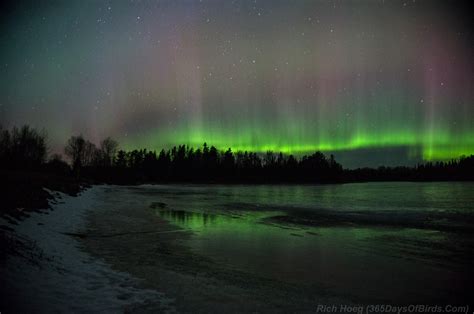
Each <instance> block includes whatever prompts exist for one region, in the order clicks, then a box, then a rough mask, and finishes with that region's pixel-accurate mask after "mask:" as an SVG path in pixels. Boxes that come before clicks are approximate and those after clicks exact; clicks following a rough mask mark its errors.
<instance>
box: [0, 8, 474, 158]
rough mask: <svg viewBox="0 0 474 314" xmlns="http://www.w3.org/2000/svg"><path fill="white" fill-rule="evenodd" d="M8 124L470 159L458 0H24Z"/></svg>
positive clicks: (13, 47)
mask: <svg viewBox="0 0 474 314" xmlns="http://www.w3.org/2000/svg"><path fill="white" fill-rule="evenodd" d="M1 10H2V13H1V21H0V25H1V32H0V45H1V50H0V57H1V63H0V73H1V76H0V124H1V125H3V127H11V126H13V125H18V126H19V125H22V124H25V123H27V124H30V125H32V126H34V127H37V128H45V129H46V130H47V132H48V136H49V143H50V145H51V147H52V151H53V152H54V151H61V150H62V147H63V146H64V144H65V142H66V140H67V138H68V137H70V136H71V135H73V134H79V133H82V134H83V135H84V136H85V137H87V138H89V139H90V140H91V141H93V142H96V143H98V142H99V141H100V140H101V139H103V138H104V137H106V136H112V137H113V138H115V139H117V140H118V141H119V143H120V144H121V147H122V148H125V149H133V148H145V147H146V148H151V149H161V148H163V147H165V148H169V147H170V146H173V145H178V144H188V145H190V146H194V147H197V146H201V145H202V144H203V143H204V142H207V143H208V144H210V145H215V146H217V147H219V148H221V149H225V148H227V147H232V149H233V150H234V151H238V150H252V151H259V152H265V151H267V150H273V151H283V152H286V153H294V154H303V153H309V152H313V151H315V150H322V151H324V152H328V153H329V152H332V153H334V154H335V155H336V158H337V159H338V160H340V161H341V162H342V163H343V164H344V165H345V166H349V167H353V166H366V165H367V166H377V165H379V164H388V165H394V164H413V163H415V162H419V161H421V160H445V159H450V158H453V157H459V156H460V155H463V154H466V155H467V154H472V153H474V84H473V83H474V61H473V56H474V53H473V52H474V40H473V39H474V36H473V32H472V27H471V26H472V24H471V22H470V18H471V16H472V14H471V13H472V10H471V9H470V8H469V7H468V6H467V5H464V4H463V3H462V2H459V1H438V2H437V1H418V0H417V1H389V0H385V1H275V0H271V1H270V0H269V1H260V0H257V1H230V0H229V1H224V0H222V1H205V0H202V1H92V0H91V1H32V2H27V1H15V2H11V3H7V4H3V5H2V7H1Z"/></svg>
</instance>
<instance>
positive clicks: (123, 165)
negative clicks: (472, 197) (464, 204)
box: [0, 126, 474, 184]
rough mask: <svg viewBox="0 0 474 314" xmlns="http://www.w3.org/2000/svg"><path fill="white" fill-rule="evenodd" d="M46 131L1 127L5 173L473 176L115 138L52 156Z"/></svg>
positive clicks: (217, 177) (465, 171)
mask: <svg viewBox="0 0 474 314" xmlns="http://www.w3.org/2000/svg"><path fill="white" fill-rule="evenodd" d="M48 152H49V148H48V145H47V136H46V132H44V131H38V130H36V129H34V128H31V127H29V126H23V127H21V128H16V127H13V128H12V129H11V130H7V129H2V128H0V169H2V170H3V171H15V170H21V171H23V172H25V171H26V172H28V171H30V172H31V171H39V172H44V173H51V174H53V175H56V176H63V177H73V178H75V179H76V180H77V179H79V180H81V179H83V180H89V182H94V183H100V182H103V183H117V184H135V183H145V182H150V183H153V182H203V183H211V182H217V183H233V182H235V183H343V182H361V181H436V180H443V181H445V180H448V181H449V180H472V179H474V156H472V155H471V156H469V157H460V158H459V159H456V160H451V161H449V162H435V163H433V162H426V163H422V164H418V165H416V166H413V167H405V166H403V167H378V168H359V169H344V168H343V166H342V165H341V164H339V163H338V162H337V161H336V160H335V158H334V156H333V155H330V156H329V157H327V156H325V155H324V154H323V153H321V152H314V153H313V154H310V155H304V156H302V157H299V158H298V157H295V156H293V155H286V154H283V153H281V152H280V153H275V152H271V151H268V152H266V153H257V152H247V151H244V152H241V151H238V152H233V151H232V150H231V148H228V149H227V150H219V149H218V148H216V147H214V146H209V145H207V144H206V143H204V144H203V146H202V147H200V148H196V149H195V148H192V147H189V146H186V145H179V146H175V147H173V148H171V149H168V150H165V149H162V150H161V151H159V152H156V151H154V150H147V149H135V150H131V151H125V150H122V149H119V144H118V142H117V141H115V140H113V139H112V138H110V137H109V138H106V139H104V140H103V141H101V142H100V144H99V145H98V146H96V145H95V144H94V143H92V142H90V141H88V140H87V139H85V138H84V137H83V136H82V135H78V136H72V137H70V138H69V140H68V141H67V143H65V148H64V155H65V157H66V158H67V161H68V162H66V161H65V160H64V159H63V157H62V155H59V154H53V155H51V156H49V154H48Z"/></svg>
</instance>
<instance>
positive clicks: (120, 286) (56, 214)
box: [0, 186, 164, 313]
mask: <svg viewBox="0 0 474 314" xmlns="http://www.w3.org/2000/svg"><path fill="white" fill-rule="evenodd" d="M102 190H103V187H101V186H94V187H92V188H90V189H87V190H85V191H84V192H82V193H81V195H80V196H78V197H72V196H68V195H65V194H61V195H60V196H61V198H60V199H59V202H57V203H56V204H53V203H52V204H51V208H52V210H49V211H43V212H41V213H39V212H33V213H31V216H30V217H29V218H27V219H25V220H24V221H22V222H21V223H19V224H18V225H11V224H9V223H8V222H7V221H5V220H4V218H1V219H2V220H4V221H2V224H3V225H7V226H9V227H11V228H12V229H13V230H14V233H15V236H17V237H19V238H21V239H23V241H26V242H27V243H28V244H27V245H26V247H25V248H23V249H24V250H27V252H22V253H23V254H24V256H16V255H12V256H8V257H7V259H6V261H5V264H4V265H2V266H1V269H0V278H2V286H3V288H2V290H4V291H3V292H2V295H1V297H2V302H1V304H2V305H3V306H4V307H5V306H6V308H2V309H0V310H2V311H3V310H7V309H12V310H15V311H16V312H18V311H21V312H35V313H39V312H48V313H50V312H101V313H103V312H123V311H124V310H126V309H130V308H134V307H135V306H138V307H140V304H149V303H153V304H162V303H163V301H164V298H163V296H162V295H161V294H159V293H158V292H156V291H154V290H145V289H141V288H139V287H138V286H139V281H138V280H137V279H135V278H133V277H132V276H130V275H129V274H126V273H121V272H118V271H115V270H112V269H111V268H110V267H109V265H107V264H106V263H105V262H103V261H102V260H100V259H97V258H95V257H92V256H91V255H89V254H88V253H86V252H84V250H82V249H81V244H80V243H79V242H78V241H77V239H75V238H74V237H71V236H69V235H67V233H74V232H84V230H85V223H86V220H85V216H86V215H87V212H88V211H89V210H92V209H94V207H97V206H100V195H101V193H103V191H102ZM25 256H27V258H25ZM163 306H164V304H163ZM5 312H6V311H5Z"/></svg>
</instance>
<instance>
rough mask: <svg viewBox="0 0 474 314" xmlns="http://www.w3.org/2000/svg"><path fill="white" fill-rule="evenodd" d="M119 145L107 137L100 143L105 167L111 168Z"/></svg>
mask: <svg viewBox="0 0 474 314" xmlns="http://www.w3.org/2000/svg"><path fill="white" fill-rule="evenodd" d="M117 150H118V143H117V141H115V140H113V139H112V138H110V137H107V138H106V139H104V140H103V141H102V142H101V143H100V153H101V157H102V162H103V164H104V166H106V167H111V166H112V164H113V163H114V161H115V156H116V155H117Z"/></svg>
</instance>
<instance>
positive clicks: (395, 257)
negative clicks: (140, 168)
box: [134, 183, 474, 304]
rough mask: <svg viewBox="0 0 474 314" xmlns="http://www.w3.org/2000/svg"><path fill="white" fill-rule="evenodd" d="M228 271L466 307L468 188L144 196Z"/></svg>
mask: <svg viewBox="0 0 474 314" xmlns="http://www.w3.org/2000/svg"><path fill="white" fill-rule="evenodd" d="M134 192H135V193H138V194H140V195H142V196H145V197H146V199H147V200H150V202H151V203H152V204H153V205H152V207H153V210H154V211H156V214H157V215H159V216H161V217H163V218H165V219H166V220H168V221H169V222H171V223H172V224H175V225H177V226H179V227H181V228H185V229H188V230H190V231H192V236H191V237H190V239H188V240H187V241H186V242H185V245H186V246H189V248H190V249H191V250H192V251H193V252H194V253H196V254H198V255H202V256H205V257H206V258H211V259H212V260H213V261H215V262H216V263H218V264H220V265H226V267H227V268H228V269H229V271H232V270H238V271H243V272H246V273H249V274H250V275H252V274H254V275H256V276H257V275H258V276H260V277H265V278H270V279H274V280H281V281H282V282H285V283H290V284H294V285H300V286H305V287H308V289H311V287H318V289H319V288H322V289H323V290H324V291H325V293H327V294H328V295H334V296H337V297H342V298H346V299H347V300H349V301H350V302H354V303H374V302H379V303H380V302H385V303H391V304H393V303H397V304H401V303H405V304H406V303H436V304H446V303H466V302H468V300H469V297H470V295H469V287H470V285H471V283H472V282H471V279H472V271H471V269H470V268H471V261H472V257H473V254H472V252H473V249H474V240H473V239H474V237H473V235H474V224H473V221H474V184H472V183H368V184H346V185H318V186H301V185H300V186H298V185H292V186H281V185H277V186H269V185H259V186H245V185H235V186H202V185H201V186H144V187H139V188H136V190H135V191H134Z"/></svg>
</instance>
